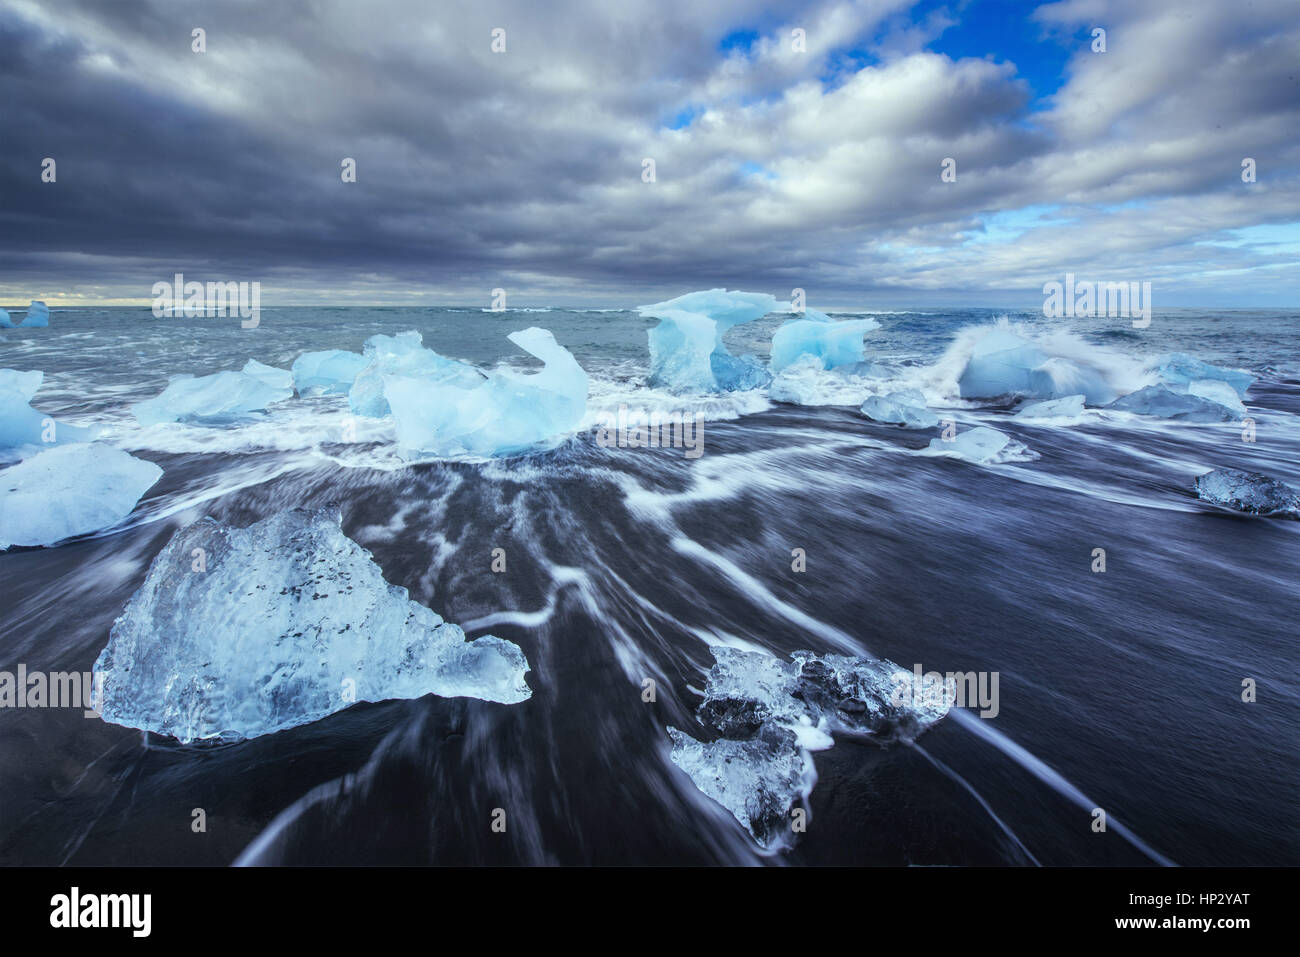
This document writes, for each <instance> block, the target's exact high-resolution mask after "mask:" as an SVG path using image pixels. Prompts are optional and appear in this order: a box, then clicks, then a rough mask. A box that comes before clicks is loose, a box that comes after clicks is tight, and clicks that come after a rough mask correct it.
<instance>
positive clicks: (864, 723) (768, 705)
mask: <svg viewBox="0 0 1300 957" xmlns="http://www.w3.org/2000/svg"><path fill="white" fill-rule="evenodd" d="M711 650H712V652H713V657H714V661H715V663H714V665H713V668H712V669H711V670H710V671H709V674H708V678H707V680H706V684H705V688H704V700H703V701H702V702H701V703H700V705H699V707H698V708H697V709H696V716H697V717H698V718H699V720H700V723H701V725H703V727H704V728H705V730H706V731H707V732H708V735H709V737H710V738H712V739H713V740H710V741H699V740H696V739H695V738H693V737H691V736H690V735H688V734H686V733H685V732H683V731H680V730H678V729H677V728H672V727H670V728H668V729H667V730H668V735H669V737H670V738H671V739H672V751H671V753H670V758H671V760H672V762H673V764H675V765H676V766H677V767H679V768H681V769H682V771H684V772H685V773H686V774H687V775H688V776H689V777H690V779H691V781H692V782H694V784H695V786H696V787H697V788H699V790H700V791H702V792H703V793H704V794H706V795H707V796H708V797H710V798H712V799H713V800H714V801H716V802H717V803H719V804H721V805H722V806H723V807H724V808H726V809H727V810H728V811H730V812H731V815H732V816H733V817H734V818H735V819H736V820H737V821H739V822H740V824H741V825H742V826H743V827H744V828H745V829H746V830H747V831H749V833H750V834H751V835H752V836H753V838H754V839H755V840H756V841H757V842H758V843H759V844H760V845H762V846H763V847H767V848H770V847H779V846H782V845H783V844H785V843H786V838H787V836H788V835H789V833H790V810H791V808H792V807H793V806H794V802H795V800H796V799H798V798H800V797H803V798H806V797H807V796H808V794H809V793H811V791H812V787H813V784H814V782H815V781H816V769H815V768H814V766H813V761H812V755H811V754H810V753H809V752H811V751H824V750H826V749H827V748H830V747H831V746H832V745H834V743H835V741H834V738H833V737H832V736H831V735H832V734H837V733H846V734H853V735H857V736H861V737H865V738H867V739H869V740H871V741H874V742H875V743H877V744H880V745H888V744H891V743H893V742H895V741H899V740H904V741H911V740H914V739H915V738H916V737H917V736H918V735H919V734H921V733H922V732H924V731H925V730H926V729H927V728H929V727H930V726H931V725H933V724H934V723H935V722H937V721H939V720H940V719H941V718H943V717H944V715H946V714H947V713H948V706H947V703H946V702H945V701H943V700H941V699H940V698H939V696H934V697H928V696H926V695H913V694H911V693H910V692H909V693H907V694H899V689H900V688H910V687H911V684H912V675H911V674H910V673H908V672H906V671H903V670H902V669H901V668H899V667H898V666H897V665H895V664H893V663H892V662H889V661H872V660H870V659H866V658H850V657H845V656H842V655H816V654H813V653H812V652H810V651H796V652H795V653H794V654H793V655H791V656H790V657H791V659H792V660H791V661H784V660H782V659H779V658H775V657H773V656H771V655H768V654H764V653H762V652H751V651H741V650H739V649H736V648H727V647H721V646H719V647H714V648H712V649H711Z"/></svg>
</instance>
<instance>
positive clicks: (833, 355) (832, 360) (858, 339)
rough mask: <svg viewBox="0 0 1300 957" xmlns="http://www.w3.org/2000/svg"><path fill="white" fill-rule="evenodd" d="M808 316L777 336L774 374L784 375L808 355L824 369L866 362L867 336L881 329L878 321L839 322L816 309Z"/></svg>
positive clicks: (786, 325) (782, 328)
mask: <svg viewBox="0 0 1300 957" xmlns="http://www.w3.org/2000/svg"><path fill="white" fill-rule="evenodd" d="M805 314H806V316H807V318H804V319H791V320H790V321H788V322H786V323H783V324H782V325H781V326H780V328H778V329H777V330H776V332H775V333H773V335H772V360H771V368H772V371H773V372H780V371H781V370H782V369H784V368H786V367H787V366H789V365H792V364H793V363H794V362H795V361H796V360H797V359H799V357H800V356H805V355H808V356H815V357H816V358H817V359H819V360H820V361H821V366H822V368H823V369H834V368H835V367H836V366H846V365H851V364H853V363H855V362H862V361H864V359H865V358H866V354H865V352H864V351H863V348H862V337H863V335H865V334H866V333H868V332H870V331H871V330H873V329H879V328H880V323H878V322H877V321H876V320H875V319H846V320H843V321H841V322H836V321H835V320H833V319H831V317H830V316H827V315H826V314H825V313H821V312H818V311H817V310H816V309H808V310H805Z"/></svg>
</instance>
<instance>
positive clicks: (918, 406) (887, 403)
mask: <svg viewBox="0 0 1300 957" xmlns="http://www.w3.org/2000/svg"><path fill="white" fill-rule="evenodd" d="M861 411H862V414H863V415H865V416H866V417H867V418H868V419H871V420H873V421H875V422H884V423H886V424H888V425H901V426H902V427H903V428H905V429H930V428H933V427H934V426H936V425H938V424H939V417H938V416H937V415H935V414H934V413H933V412H931V411H930V410H929V409H928V408H926V405H925V396H924V395H922V394H921V392H920V391H919V390H917V389H906V390H904V391H901V392H890V393H889V394H888V395H873V396H870V397H868V399H867V401H865V402H863V403H862V409H861Z"/></svg>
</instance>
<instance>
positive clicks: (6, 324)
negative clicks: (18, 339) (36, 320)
mask: <svg viewBox="0 0 1300 957" xmlns="http://www.w3.org/2000/svg"><path fill="white" fill-rule="evenodd" d="M13 327H14V321H13V320H12V319H10V318H9V310H8V309H0V329H12V328H13Z"/></svg>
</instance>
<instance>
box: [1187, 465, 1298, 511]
mask: <svg viewBox="0 0 1300 957" xmlns="http://www.w3.org/2000/svg"><path fill="white" fill-rule="evenodd" d="M1195 488H1196V497H1197V498H1200V499H1203V500H1205V501H1207V502H1213V503H1214V504H1215V505H1222V506H1224V507H1225V508H1233V509H1236V510H1237V511H1239V512H1250V513H1251V514H1254V515H1283V516H1287V517H1290V518H1300V492H1297V491H1296V490H1295V489H1294V488H1292V487H1291V486H1290V485H1287V484H1286V483H1285V482H1282V481H1279V480H1278V479H1275V478H1273V477H1272V476H1269V475H1262V474H1260V473H1259V472H1242V471H1239V470H1238V469H1215V470H1214V471H1212V472H1206V473H1205V474H1204V475H1201V476H1199V477H1198V478H1197V479H1196V484H1195Z"/></svg>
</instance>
